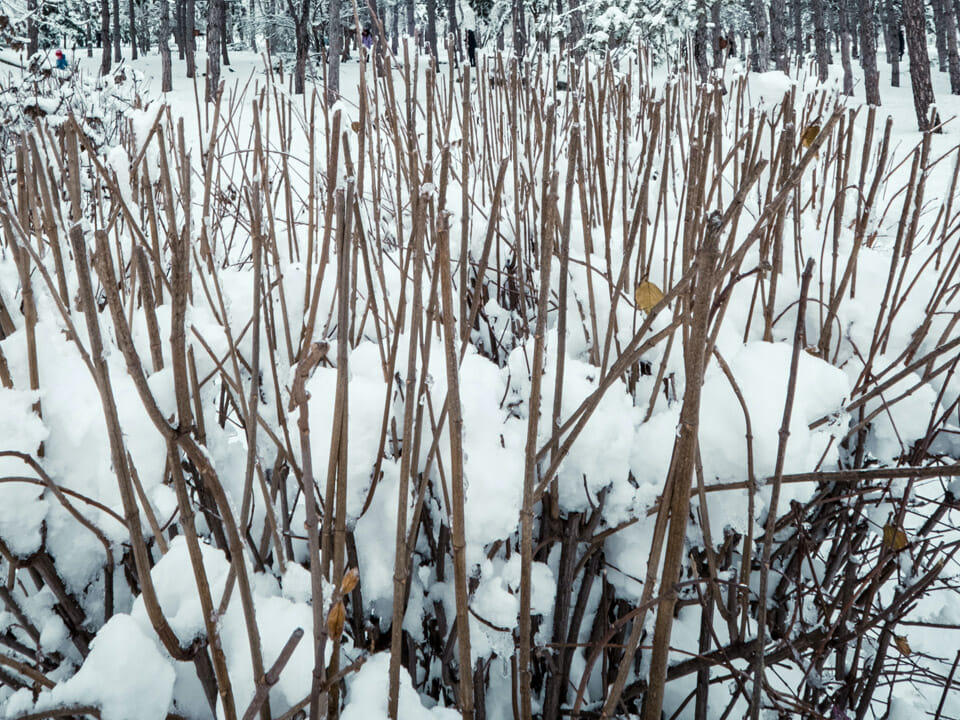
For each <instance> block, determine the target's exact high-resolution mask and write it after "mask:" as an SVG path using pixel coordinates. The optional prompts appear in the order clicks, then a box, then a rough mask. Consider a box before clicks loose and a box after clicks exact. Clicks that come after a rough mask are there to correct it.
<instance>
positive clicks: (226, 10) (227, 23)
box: [220, 0, 233, 65]
mask: <svg viewBox="0 0 960 720" xmlns="http://www.w3.org/2000/svg"><path fill="white" fill-rule="evenodd" d="M220 1H221V3H222V5H221V8H220V15H221V16H222V19H223V22H222V23H220V61H221V62H222V63H223V64H224V65H229V64H230V55H229V54H228V53H227V50H228V46H229V45H230V40H231V39H232V38H233V19H232V18H231V17H230V6H229V5H227V3H226V0H220Z"/></svg>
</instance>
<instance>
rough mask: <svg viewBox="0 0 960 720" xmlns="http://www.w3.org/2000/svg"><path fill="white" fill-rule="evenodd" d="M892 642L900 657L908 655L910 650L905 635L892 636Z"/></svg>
mask: <svg viewBox="0 0 960 720" xmlns="http://www.w3.org/2000/svg"><path fill="white" fill-rule="evenodd" d="M893 642H894V643H895V644H896V646H897V650H899V651H900V654H901V655H909V654H910V653H911V652H912V650H910V643H908V642H907V636H906V635H894V636H893Z"/></svg>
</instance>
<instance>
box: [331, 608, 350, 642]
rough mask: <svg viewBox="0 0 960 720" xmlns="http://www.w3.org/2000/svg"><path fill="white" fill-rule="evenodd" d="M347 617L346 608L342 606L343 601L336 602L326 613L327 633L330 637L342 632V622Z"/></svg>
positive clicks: (337, 635) (335, 636) (338, 635)
mask: <svg viewBox="0 0 960 720" xmlns="http://www.w3.org/2000/svg"><path fill="white" fill-rule="evenodd" d="M346 619H347V609H346V608H345V607H343V602H338V603H337V604H336V605H334V606H333V607H332V608H330V613H329V614H328V615H327V633H328V634H329V635H330V637H332V638H338V637H340V635H341V634H342V633H343V623H344V622H346Z"/></svg>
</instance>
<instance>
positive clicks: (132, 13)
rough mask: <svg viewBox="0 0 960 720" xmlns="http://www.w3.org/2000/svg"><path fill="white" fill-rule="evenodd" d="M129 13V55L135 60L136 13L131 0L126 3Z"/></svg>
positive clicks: (136, 55) (136, 54)
mask: <svg viewBox="0 0 960 720" xmlns="http://www.w3.org/2000/svg"><path fill="white" fill-rule="evenodd" d="M128 8H129V13H130V57H131V58H132V59H133V60H136V59H137V57H138V53H137V20H136V14H135V10H134V7H133V0H130V3H129V4H128Z"/></svg>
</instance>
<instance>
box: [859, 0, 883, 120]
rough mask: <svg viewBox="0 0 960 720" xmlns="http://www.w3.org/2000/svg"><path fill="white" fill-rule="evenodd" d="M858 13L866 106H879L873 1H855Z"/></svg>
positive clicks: (878, 74)
mask: <svg viewBox="0 0 960 720" xmlns="http://www.w3.org/2000/svg"><path fill="white" fill-rule="evenodd" d="M857 5H858V10H859V13H860V66H861V67H862V68H863V84H864V87H865V89H866V93H867V104H868V105H879V104H880V72H879V71H878V70H877V31H876V23H875V22H874V17H873V0H857Z"/></svg>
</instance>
